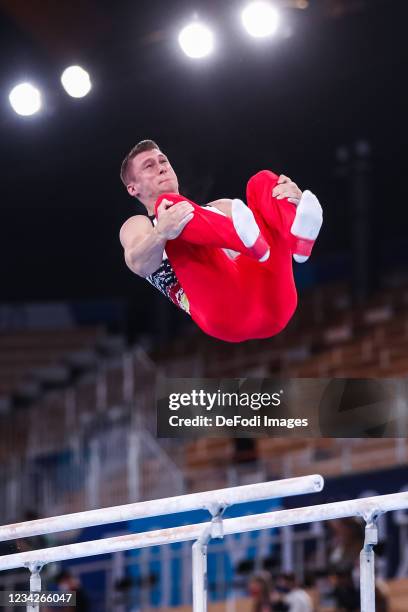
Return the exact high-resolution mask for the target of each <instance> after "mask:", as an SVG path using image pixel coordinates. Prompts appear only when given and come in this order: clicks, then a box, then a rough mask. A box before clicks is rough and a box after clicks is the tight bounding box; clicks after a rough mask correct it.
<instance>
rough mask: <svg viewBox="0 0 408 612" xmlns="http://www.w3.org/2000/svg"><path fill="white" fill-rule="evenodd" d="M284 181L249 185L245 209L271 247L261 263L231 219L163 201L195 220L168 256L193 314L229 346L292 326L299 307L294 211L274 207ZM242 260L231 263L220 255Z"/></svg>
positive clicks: (283, 204) (175, 197)
mask: <svg viewBox="0 0 408 612" xmlns="http://www.w3.org/2000/svg"><path fill="white" fill-rule="evenodd" d="M277 182H278V177H277V176H276V175H275V174H273V173H272V172H270V171H269V170H262V171H261V172H258V174H255V176H253V177H252V178H251V179H250V180H249V182H248V185H247V203H248V206H249V207H250V209H251V210H252V212H253V213H254V216H255V219H256V221H257V223H258V226H259V229H260V230H261V232H262V234H263V237H264V238H265V240H266V241H267V243H268V245H269V248H270V255H269V259H268V260H267V261H266V262H264V263H260V262H259V261H257V259H254V258H253V257H250V256H248V249H246V247H245V246H244V245H243V243H242V241H241V240H240V238H239V237H238V235H237V233H236V231H235V228H234V225H233V223H232V220H231V219H230V218H229V217H225V216H223V215H220V214H217V213H214V212H213V211H211V210H208V209H206V208H202V207H201V206H198V205H197V204H195V203H194V202H191V200H187V198H185V197H183V196H181V195H179V194H173V193H167V194H163V195H161V196H160V197H159V198H158V200H157V202H156V212H157V207H158V206H159V205H160V203H161V202H162V200H163V199H167V200H170V201H171V202H174V204H177V203H178V202H181V201H188V202H190V203H191V204H192V205H193V207H194V217H193V219H192V220H191V221H190V222H189V223H188V224H187V225H186V227H185V228H184V230H183V231H182V233H181V234H180V236H178V238H176V239H174V240H169V241H168V242H167V244H166V253H167V256H168V258H169V260H170V263H171V265H172V267H173V269H174V272H175V274H176V276H177V278H178V280H179V282H180V284H181V286H182V287H183V289H184V291H185V293H186V296H187V298H188V301H189V303H190V314H191V317H192V319H193V320H194V321H195V322H196V323H197V325H198V326H199V327H200V328H201V329H202V330H203V331H204V332H205V333H207V334H209V335H210V336H214V337H215V338H219V339H220V340H225V341H227V342H241V341H243V340H251V339H255V338H269V337H270V336H274V335H275V334H277V333H279V332H280V331H281V330H282V329H283V328H284V327H285V326H286V325H287V323H288V322H289V320H290V319H291V317H292V315H293V313H294V311H295V309H296V305H297V294H296V287H295V282H294V278H293V270H292V249H291V239H290V228H291V226H292V223H293V220H294V217H295V212H296V208H295V206H294V204H291V203H290V202H288V201H287V200H276V199H275V198H273V197H272V190H273V188H274V187H275V185H276V184H277ZM224 248H226V249H232V250H234V251H238V252H240V253H241V255H239V256H238V257H237V258H236V259H235V260H232V259H231V258H230V257H228V255H227V254H226V253H225V252H224V251H223V250H222V249H224Z"/></svg>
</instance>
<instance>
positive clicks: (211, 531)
mask: <svg viewBox="0 0 408 612" xmlns="http://www.w3.org/2000/svg"><path fill="white" fill-rule="evenodd" d="M208 510H209V511H210V512H211V515H212V519H211V523H210V524H209V525H207V527H205V529H204V530H203V532H202V534H201V535H200V537H199V538H198V539H197V540H196V541H195V542H194V544H193V547H192V563H193V612H207V597H208V592H207V587H208V580H207V549H208V543H209V541H210V540H211V539H212V538H223V537H224V534H223V527H222V514H223V512H224V510H225V507H222V506H216V505H214V506H209V507H208Z"/></svg>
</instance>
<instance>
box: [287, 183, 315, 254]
mask: <svg viewBox="0 0 408 612" xmlns="http://www.w3.org/2000/svg"><path fill="white" fill-rule="evenodd" d="M322 223H323V210H322V207H321V206H320V203H319V200H318V199H317V198H316V196H315V195H314V194H313V193H312V192H311V191H308V190H306V191H304V192H303V195H302V197H301V199H300V202H299V204H298V206H297V208H296V216H295V219H294V221H293V223H292V227H291V229H290V231H291V233H292V234H293V235H294V236H297V237H298V238H305V239H306V240H316V238H317V236H318V235H319V232H320V228H321V227H322ZM293 259H294V260H295V261H297V262H298V263H303V262H305V261H307V260H308V259H309V257H308V256H305V255H297V254H296V253H294V254H293Z"/></svg>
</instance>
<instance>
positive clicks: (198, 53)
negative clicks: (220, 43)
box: [178, 22, 214, 59]
mask: <svg viewBox="0 0 408 612" xmlns="http://www.w3.org/2000/svg"><path fill="white" fill-rule="evenodd" d="M178 40H179V44H180V47H181V48H182V49H183V51H184V53H185V54H186V55H188V57H192V58H194V59H199V58H201V57H205V56H206V55H209V54H210V53H211V52H212V50H213V48H214V36H213V33H212V32H211V30H209V29H208V28H207V27H206V26H205V25H203V24H202V23H198V22H196V23H191V24H190V25H188V26H186V27H185V28H183V29H182V30H181V32H180V34H179V38H178Z"/></svg>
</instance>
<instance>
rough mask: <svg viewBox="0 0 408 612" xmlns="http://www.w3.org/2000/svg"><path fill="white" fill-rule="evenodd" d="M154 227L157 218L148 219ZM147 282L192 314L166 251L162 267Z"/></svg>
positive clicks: (147, 278)
mask: <svg viewBox="0 0 408 612" xmlns="http://www.w3.org/2000/svg"><path fill="white" fill-rule="evenodd" d="M148 218H149V219H150V221H151V222H152V225H153V226H155V225H156V218H155V217H148ZM145 278H146V280H147V281H148V282H149V283H150V284H151V285H153V287H156V289H158V290H159V291H160V292H161V293H163V295H165V296H166V297H167V298H168V299H169V300H171V301H172V302H173V304H175V305H176V306H178V307H179V308H181V310H184V311H185V312H187V313H188V314H190V304H189V301H188V298H187V296H186V294H185V291H184V289H183V287H182V286H181V285H180V283H179V281H178V278H177V276H176V273H175V272H174V270H173V267H172V265H171V263H170V262H169V260H168V257H167V254H166V251H163V260H162V262H161V264H160V266H159V267H158V268H157V270H155V271H154V272H153V273H152V274H149V276H146V277H145Z"/></svg>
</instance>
